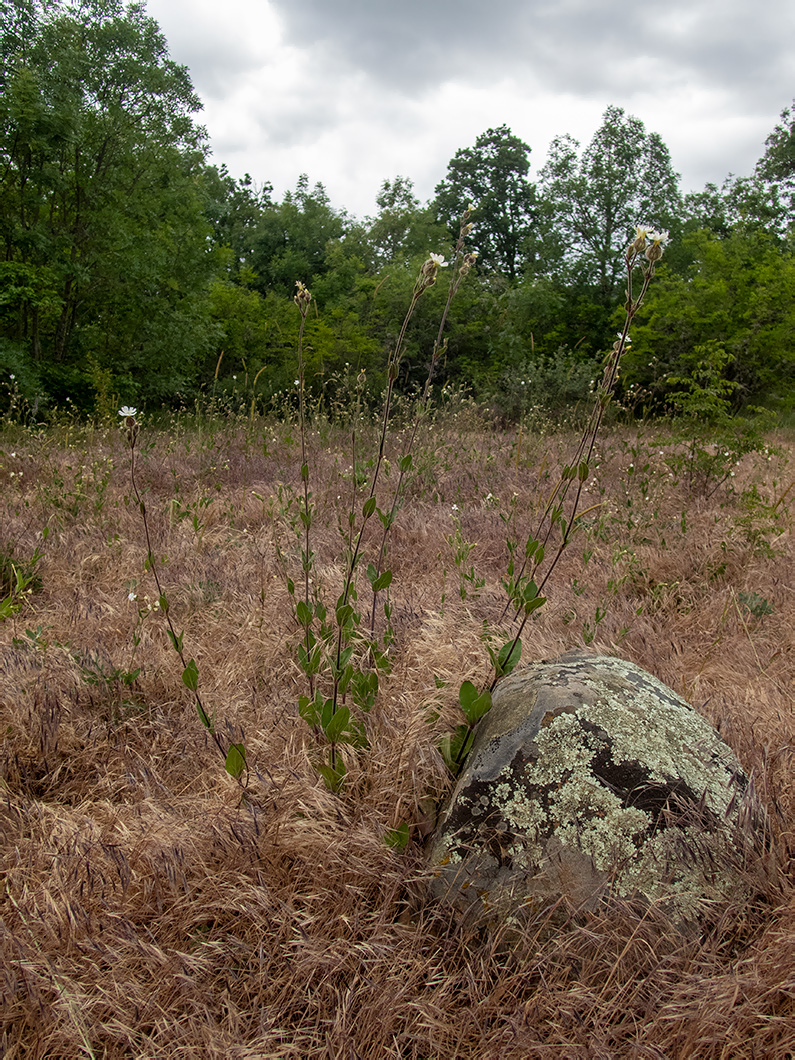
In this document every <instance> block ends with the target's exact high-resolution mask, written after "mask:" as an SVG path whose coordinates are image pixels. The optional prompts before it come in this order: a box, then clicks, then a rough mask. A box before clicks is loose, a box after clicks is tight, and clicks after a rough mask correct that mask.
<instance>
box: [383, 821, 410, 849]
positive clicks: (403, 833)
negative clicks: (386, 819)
mask: <svg viewBox="0 0 795 1060" xmlns="http://www.w3.org/2000/svg"><path fill="white" fill-rule="evenodd" d="M384 842H385V843H386V845H387V846H388V847H392V848H393V850H405V849H406V847H407V846H408V845H409V826H408V821H404V822H403V824H401V825H398V827H397V828H390V829H389V831H388V832H387V834H386V835H385V836H384Z"/></svg>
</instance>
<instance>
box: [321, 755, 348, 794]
mask: <svg viewBox="0 0 795 1060" xmlns="http://www.w3.org/2000/svg"><path fill="white" fill-rule="evenodd" d="M317 771H318V773H319V774H320V775H321V777H323V779H324V780H325V782H326V787H327V788H328V789H329V791H333V792H335V793H336V792H338V791H339V790H340V788H341V787H342V782H343V780H344V779H345V774H346V772H347V769H346V767H345V763H344V762H343V760H342V758H341V757H340V756H339V754H338V755H337V756H336V759H335V764H334V765H332V764H331V759H329V764H328V765H327V766H325V765H324V766H318V767H317Z"/></svg>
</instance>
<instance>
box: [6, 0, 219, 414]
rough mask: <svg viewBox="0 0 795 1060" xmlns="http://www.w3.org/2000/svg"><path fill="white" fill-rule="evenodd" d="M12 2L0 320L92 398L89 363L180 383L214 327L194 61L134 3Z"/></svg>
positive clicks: (37, 359)
mask: <svg viewBox="0 0 795 1060" xmlns="http://www.w3.org/2000/svg"><path fill="white" fill-rule="evenodd" d="M12 11H13V13H14V16H15V18H14V19H12V24H11V26H10V27H9V29H8V30H7V31H6V33H4V35H3V40H2V47H3V53H4V84H3V91H2V93H0V153H1V154H2V157H3V159H4V165H3V168H2V171H1V172H0V240H2V245H3V255H2V256H3V259H4V260H3V266H2V271H3V276H2V281H3V282H2V283H1V284H0V288H2V290H3V297H2V300H0V334H3V335H4V336H5V337H6V339H8V340H11V341H12V342H14V343H16V344H17V345H18V346H20V347H22V348H23V349H24V350H25V354H26V358H27V359H29V362H30V363H31V364H32V365H35V366H36V374H37V376H38V379H39V380H40V381H41V384H42V385H43V386H44V387H45V388H46V389H47V390H48V391H49V392H50V394H51V395H52V396H53V397H54V398H55V399H59V400H63V399H64V398H65V397H66V396H67V394H70V395H71V398H72V402H73V403H74V404H78V405H80V404H87V403H88V402H89V401H90V394H91V384H90V382H89V380H90V378H91V374H92V369H91V366H92V365H94V366H98V367H99V368H100V369H105V368H108V369H110V370H111V372H112V374H113V377H114V378H115V379H117V380H119V381H120V382H121V381H123V382H124V383H125V392H126V393H128V394H130V395H135V397H136V399H138V398H141V399H143V398H158V397H163V396H166V395H167V394H169V393H174V392H175V390H177V389H178V388H179V387H180V386H182V385H184V383H185V381H186V380H187V379H188V377H189V376H190V374H191V370H192V366H193V363H194V358H195V357H196V356H197V355H198V354H200V353H201V351H202V349H203V348H205V347H206V346H207V344H208V341H209V340H210V335H211V332H210V330H208V322H207V319H206V315H205V314H204V312H203V300H202V293H203V291H204V288H205V285H206V282H207V279H208V277H209V274H210V270H211V268H212V267H213V257H212V254H211V253H210V252H209V251H208V244H207V239H206V236H207V228H206V227H205V224H204V222H203V219H202V211H203V199H202V194H201V188H200V180H199V178H200V175H201V168H202V163H203V155H204V150H205V143H204V134H203V132H202V131H201V130H200V129H199V128H198V127H197V126H195V125H194V123H193V119H192V114H193V113H194V112H195V111H196V110H198V109H199V106H200V104H199V101H198V99H197V98H196V96H195V94H194V92H193V88H192V86H191V83H190V79H189V77H188V74H187V71H186V70H185V69H184V67H180V66H177V65H176V64H175V63H173V62H172V61H171V60H170V59H169V58H168V54H167V49H166V44H165V40H164V39H163V37H162V35H161V34H160V32H159V30H158V28H157V26H156V24H155V23H154V22H153V21H152V20H151V19H149V18H148V17H146V15H145V14H144V11H143V8H141V7H140V6H138V5H130V6H129V7H128V8H124V7H123V6H122V4H121V3H120V0H88V2H87V3H85V4H82V5H81V6H80V7H79V8H67V7H66V6H65V5H61V4H58V3H54V4H47V5H44V4H41V5H39V4H36V3H33V4H31V5H25V6H24V7H23V5H14V6H13V8H12ZM25 19H27V25H26V28H25V32H24V33H22V32H21V31H20V21H19V20H25Z"/></svg>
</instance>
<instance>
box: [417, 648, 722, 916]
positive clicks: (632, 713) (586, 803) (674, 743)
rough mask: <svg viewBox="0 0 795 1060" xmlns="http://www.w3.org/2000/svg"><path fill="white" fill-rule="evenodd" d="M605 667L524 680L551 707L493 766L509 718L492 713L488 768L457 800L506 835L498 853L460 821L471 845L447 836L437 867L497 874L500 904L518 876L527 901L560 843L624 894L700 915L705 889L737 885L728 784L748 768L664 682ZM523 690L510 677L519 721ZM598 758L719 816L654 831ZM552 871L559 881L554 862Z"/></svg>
mask: <svg viewBox="0 0 795 1060" xmlns="http://www.w3.org/2000/svg"><path fill="white" fill-rule="evenodd" d="M593 663H594V664H595V663H596V660H593ZM600 663H601V672H600V668H599V667H597V666H595V665H594V666H593V667H591V666H589V665H587V664H586V665H583V662H582V660H575V662H574V663H570V664H569V665H559V666H558V667H557V668H547V667H539V668H537V669H538V670H539V671H543V670H548V674H543V673H540V674H539V675H538V677H537V678H536V682H535V683H534V685H531V686H530V687H527V689H526V692H525V693H524V694H525V704H526V706H525V710H526V714H525V717H527V716H528V715H529V712H530V710H532V709H533V708H534V707H535V706H536V704H537V701H538V699H539V697H540V696H542V695H543V696H544V699H543V701H542V702H541V704H540V705H539V706H538V710H539V712H540V711H541V709H542V707H546V709H545V710H544V712H543V714H542V716H541V721H540V727H537V730H536V732H535V738H534V741H532V746H528V747H527V748H526V749H525V752H523V755H522V758H521V759H518V760H516V759H515V760H514V761H513V762H512V763H510V764H509V765H505V766H504V767H503V768H502V769H500V768H499V767H497V769H494V768H493V765H492V762H494V759H493V751H492V749H493V747H494V739H495V738H496V739H500V738H501V737H502V734H503V733H506V732H508V731H509V729H508V728H507V727H506V724H505V718H499V717H495V718H494V719H490V721H489V724H488V728H487V730H486V732H487V734H488V736H489V739H490V742H489V741H487V742H486V745H485V747H482V748H481V751H482V753H483V754H484V755H485V756H486V757H485V758H481V759H480V762H481V764H484V763H485V765H486V771H485V773H481V775H480V778H479V780H478V779H477V774H474V775H473V777H470V778H469V781H467V780H466V779H464V780H463V781H462V784H461V785H460V787H459V792H458V796H457V802H456V805H457V807H458V809H459V811H460V812H459V814H458V820H459V821H460V820H465V817H466V811H467V809H469V811H470V813H471V818H476V819H483V820H485V821H488V834H489V835H491V836H499V835H501V834H504V835H505V836H506V844H505V849H503V850H502V853H501V856H500V859H499V861H498V859H497V857H496V856H493V855H491V854H490V853H488V851H487V849H485V848H484V847H483V846H481V847H478V834H477V828H476V826H475V821H474V820H473V821H472V825H473V827H474V830H473V827H469V826H465V827H464V828H463V829H462V831H463V832H464V833H465V838H466V845H465V846H463V847H462V846H461V845H460V844H461V837H460V836H459V835H457V834H456V833H455V832H453V833H444V832H443V833H442V835H441V836H440V842H439V843H437V846H436V849H435V851H434V856H433V857H434V860H435V861H436V862H437V864H438V863H439V860H440V859H441V858H444V860H445V861H446V862H447V864H448V865H450V866H454V867H455V873H456V878H457V879H460V875H459V874H460V872H461V866H462V864H463V866H464V872H466V871H467V867H468V866H469V865H470V864H471V866H472V869H473V872H476V873H477V875H478V878H479V879H481V880H482V879H483V878H484V877H488V876H489V874H491V875H493V877H494V886H493V888H492V898H493V899H494V900H495V901H496V900H497V895H498V893H501V894H502V895H503V899H507V898H509V897H510V898H511V899H513V898H514V897H515V896H516V894H517V880H518V879H519V878H524V879H525V880H526V881H527V883H526V887H525V888H524V890H523V893H521V894H520V895H519V897H520V899H521V900H522V901H525V902H527V901H530V900H531V893H532V892H533V890H534V887H535V886H536V885H535V884H533V885H531V880H536V884H537V881H538V874H539V871H540V866H541V865H542V864H548V865H550V864H552V863H551V862H549V857H548V851H549V850H550V849H551V846H550V844H551V843H552V842H553V839H554V845H555V850H556V851H558V852H560V851H561V850H562V851H564V852H565V850H569V851H571V855H570V856H571V857H573V858H574V859H575V862H576V858H578V857H579V858H580V859H582V858H584V859H585V862H583V864H586V863H587V864H590V865H591V866H592V868H591V870H587V871H586V872H585V874H586V876H588V872H589V871H590V873H591V878H592V882H593V884H594V886H598V885H599V880H600V879H602V880H603V879H607V878H608V877H609V880H610V884H611V887H612V889H613V891H614V893H616V894H618V895H621V896H624V897H628V896H631V895H633V894H635V895H636V894H642V895H644V896H645V897H646V898H647V899H648V900H650V901H657V900H658V899H665V900H666V902H667V903H668V905H669V908H671V910H672V911H674V912H675V913H676V914H677V915H680V916H682V917H685V918H688V917H694V916H696V915H697V913H698V908H699V903H700V902H701V901H702V900H703V896H704V895H709V897H710V899H711V900H714V898H716V897H719V896H721V895H723V894H727V893H728V892H729V890H731V889H732V887H733V886H735V884H736V881H735V880H734V879H733V874H732V871H731V869H730V868H729V864H730V862H731V860H732V858H733V857H734V856H735V855H736V853H737V852H736V851H735V850H734V845H733V840H732V838H731V836H730V834H729V833H730V829H731V826H732V818H733V817H736V811H735V814H734V815H732V814H731V813H729V810H730V803H731V800H732V799H733V798H734V797H735V795H736V790H735V788H734V785H732V784H731V783H730V780H731V777H732V775H733V774H734V773H735V772H737V773H739V772H740V770H739V766H738V764H737V762H736V760H735V759H734V757H733V755H732V754H731V752H730V751H729V749H728V748H727V747H726V745H725V744H723V742H722V741H721V740H720V738H719V737H718V735H717V734H716V733H715V732H714V730H712V729H711V728H710V727H709V725H708V724H707V723H706V722H705V721H704V720H703V719H702V718H701V717H700V716H699V715H698V714H696V712H695V711H694V710H693V709H692V707H690V706H689V705H688V704H687V703H685V701H684V700H682V699H680V698H679V697H678V696H676V695H675V693H673V692H672V691H671V690H670V689H668V688H666V686H665V685H663V684H662V683H661V682H659V681H658V680H657V679H656V678H654V677H652V676H651V675H649V674H645V673H644V672H643V671H641V670H639V669H638V668H637V667H633V666H632V665H631V664H628V663H623V662H622V661H620V660H600ZM605 663H607V666H605ZM518 676H519V675H517V678H518ZM545 678H546V684H545ZM526 679H527V678H526V676H525V680H526ZM550 689H551V691H552V695H550ZM518 691H523V689H522V686H521V685H520V684H519V682H518V680H517V681H516V682H514V681H513V679H508V681H507V682H506V687H505V705H506V709H507V711H508V714H509V716H510V718H511V722H512V724H514V725H515V726H516V727H518V724H519V720H520V714H521V712H520V710H519V698H518V694H517V693H518ZM498 698H499V696H497V697H495V702H496V701H497V699H498ZM597 755H599V756H600V761H601V762H602V768H604V763H605V761H607V763H608V765H609V766H611V767H615V768H621V767H622V766H623V765H624V764H625V763H628V764H629V765H630V766H631V769H633V770H640V771H641V773H642V775H645V777H646V778H647V779H648V783H649V785H650V787H651V789H653V788H654V786H655V785H659V787H660V790H661V792H662V795H661V798H662V800H663V801H664V800H665V797H666V796H665V792H666V789H667V790H668V791H669V792H673V791H674V790H680V786H682V787H684V788H686V789H687V790H688V791H689V793H690V796H689V797H691V798H695V799H699V798H701V797H703V805H704V808H705V810H706V812H707V813H708V814H711V821H712V824H711V825H710V827H709V828H705V827H703V826H701V825H700V824H699V822H696V823H695V824H693V825H689V824H687V825H686V824H684V822H683V823H682V824H681V825H678V826H673V827H669V828H664V827H662V828H660V830H659V831H656V832H655V831H654V829H655V827H657V824H656V817H655V816H653V815H652V813H650V812H648V811H647V809H642V808H640V807H637V806H633V805H627V804H626V801H627V800H626V797H624V798H621V797H619V795H617V794H615V793H614V792H613V791H612V790H610V787H609V785H606V784H605V783H602V781H601V779H600V777H598V776H596V775H594V773H593V767H594V759H595V757H596V756H597ZM474 759H475V754H474V753H473V760H474ZM517 761H518V762H519V764H518V765H517ZM522 761H523V762H524V764H521V763H522ZM494 764H495V765H496V762H494ZM470 768H471V766H470ZM495 774H496V775H495ZM469 783H472V784H473V787H472V789H471V792H470V790H469V789H468V784H469ZM485 783H487V784H488V787H487V790H488V794H485V793H484V784H485ZM643 789H644V785H640V790H641V792H642V790H643ZM658 812H659V811H658ZM467 846H468V847H469V850H467ZM459 851H463V854H462V853H460V852H459ZM575 852H576V853H575ZM567 856H569V855H567ZM553 861H554V858H553ZM573 863H574V862H573ZM721 865H723V866H724V870H723V871H720V870H719V871H718V872H715V866H721ZM545 871H547V870H545ZM550 871H551V872H552V876H549V872H550ZM547 876H548V878H549V879H552V878H553V877H554V866H553V868H552V869H550V870H548V871H547ZM459 886H460V884H459ZM518 891H522V888H521V887H519V888H518ZM503 899H500V902H501V904H502V902H503Z"/></svg>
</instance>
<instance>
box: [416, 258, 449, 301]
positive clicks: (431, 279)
mask: <svg viewBox="0 0 795 1060" xmlns="http://www.w3.org/2000/svg"><path fill="white" fill-rule="evenodd" d="M446 267H447V262H446V261H445V260H444V257H443V256H442V255H441V254H431V255H430V257H429V258H428V259H427V261H424V262H423V264H422V268H421V269H420V274H419V276H418V277H417V282H416V283H415V284H414V297H415V298H419V296H420V295H421V294H422V292H423V291H427V290H428V288H429V287H433V285H434V284H435V283H436V273H437V272H438V271H439V269H444V268H446Z"/></svg>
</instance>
